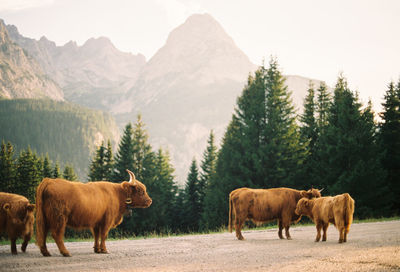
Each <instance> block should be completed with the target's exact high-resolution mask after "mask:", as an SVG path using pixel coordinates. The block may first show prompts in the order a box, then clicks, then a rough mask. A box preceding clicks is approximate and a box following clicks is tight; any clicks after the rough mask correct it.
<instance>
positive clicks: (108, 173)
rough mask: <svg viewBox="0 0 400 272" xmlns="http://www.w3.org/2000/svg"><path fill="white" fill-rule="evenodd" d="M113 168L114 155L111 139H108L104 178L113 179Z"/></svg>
mask: <svg viewBox="0 0 400 272" xmlns="http://www.w3.org/2000/svg"><path fill="white" fill-rule="evenodd" d="M113 169H114V156H113V151H112V145H111V141H110V139H108V141H107V149H106V153H105V160H104V179H105V180H108V181H110V180H112V177H113Z"/></svg>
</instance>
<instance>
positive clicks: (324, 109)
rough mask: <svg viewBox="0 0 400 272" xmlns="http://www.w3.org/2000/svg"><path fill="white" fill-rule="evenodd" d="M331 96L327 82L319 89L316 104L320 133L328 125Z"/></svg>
mask: <svg viewBox="0 0 400 272" xmlns="http://www.w3.org/2000/svg"><path fill="white" fill-rule="evenodd" d="M331 102H332V101H331V96H330V94H329V92H328V87H327V86H326V84H325V82H322V83H321V84H320V85H319V88H318V89H317V102H316V105H315V107H316V109H315V110H316V115H317V117H316V122H317V128H318V133H320V130H323V128H324V127H326V126H327V125H328V113H329V108H330V105H331Z"/></svg>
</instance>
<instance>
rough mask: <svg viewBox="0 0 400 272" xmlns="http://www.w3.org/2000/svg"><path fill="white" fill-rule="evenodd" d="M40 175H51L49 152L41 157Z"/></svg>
mask: <svg viewBox="0 0 400 272" xmlns="http://www.w3.org/2000/svg"><path fill="white" fill-rule="evenodd" d="M42 175H43V178H51V177H53V174H52V169H51V161H50V159H49V154H46V156H45V157H44V159H43V168H42Z"/></svg>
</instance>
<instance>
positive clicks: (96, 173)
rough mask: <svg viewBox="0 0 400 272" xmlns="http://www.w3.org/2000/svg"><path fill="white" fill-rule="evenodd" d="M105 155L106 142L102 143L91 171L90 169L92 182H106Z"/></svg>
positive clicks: (91, 165)
mask: <svg viewBox="0 0 400 272" xmlns="http://www.w3.org/2000/svg"><path fill="white" fill-rule="evenodd" d="M105 153H106V148H105V146H104V142H101V145H100V146H99V147H98V148H97V150H96V154H95V156H94V158H93V160H92V162H91V163H90V169H89V180H90V181H101V180H106V177H105V175H106V171H105V160H106V158H105V156H106V154H105Z"/></svg>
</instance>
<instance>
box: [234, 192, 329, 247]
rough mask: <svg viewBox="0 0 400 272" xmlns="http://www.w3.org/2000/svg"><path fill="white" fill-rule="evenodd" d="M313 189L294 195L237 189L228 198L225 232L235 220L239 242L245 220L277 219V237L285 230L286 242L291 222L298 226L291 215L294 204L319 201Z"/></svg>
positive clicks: (265, 220) (293, 214) (295, 218)
mask: <svg viewBox="0 0 400 272" xmlns="http://www.w3.org/2000/svg"><path fill="white" fill-rule="evenodd" d="M320 196H321V193H320V191H319V190H317V189H310V190H308V191H298V190H294V189H290V188H273V189H249V188H239V189H236V190H234V191H232V192H231V193H230V194H229V231H230V232H232V221H233V216H235V229H236V237H237V238H238V239H239V240H243V239H244V238H243V235H242V232H241V228H242V225H243V223H244V222H245V221H246V220H247V219H251V220H253V221H254V222H257V223H258V222H260V223H264V222H268V221H272V220H275V219H277V220H278V223H279V231H278V235H279V238H280V239H283V236H282V230H283V228H285V234H286V238H287V239H289V240H290V239H292V238H291V237H290V233H289V227H290V224H291V223H292V222H296V223H297V222H298V221H299V220H300V218H301V216H298V215H296V214H295V213H294V211H295V209H296V204H297V201H299V199H301V198H302V197H308V198H312V197H320Z"/></svg>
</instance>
